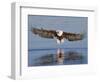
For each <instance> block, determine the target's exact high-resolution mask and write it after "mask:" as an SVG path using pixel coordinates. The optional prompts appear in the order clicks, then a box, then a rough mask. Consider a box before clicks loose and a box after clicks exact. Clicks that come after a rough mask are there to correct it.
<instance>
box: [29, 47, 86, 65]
mask: <svg viewBox="0 0 100 82" xmlns="http://www.w3.org/2000/svg"><path fill="white" fill-rule="evenodd" d="M55 51H56V53H53V52H52V53H48V54H42V53H41V54H42V55H41V56H39V57H37V58H34V59H33V60H32V58H31V59H30V60H31V64H30V63H29V64H28V66H47V65H71V64H87V57H86V56H85V55H83V53H82V52H77V51H74V50H71V51H70V50H69V51H66V52H65V51H64V49H60V48H58V49H57V50H55Z"/></svg>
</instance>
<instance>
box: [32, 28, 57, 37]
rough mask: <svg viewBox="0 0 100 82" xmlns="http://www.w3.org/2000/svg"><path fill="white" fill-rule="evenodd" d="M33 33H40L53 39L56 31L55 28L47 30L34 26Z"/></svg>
mask: <svg viewBox="0 0 100 82" xmlns="http://www.w3.org/2000/svg"><path fill="white" fill-rule="evenodd" d="M31 31H32V33H33V34H35V35H38V36H40V37H42V38H49V39H53V38H54V36H55V34H56V32H55V31H54V30H46V29H43V28H41V29H38V28H32V29H31Z"/></svg>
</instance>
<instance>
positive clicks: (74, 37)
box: [32, 28, 84, 43]
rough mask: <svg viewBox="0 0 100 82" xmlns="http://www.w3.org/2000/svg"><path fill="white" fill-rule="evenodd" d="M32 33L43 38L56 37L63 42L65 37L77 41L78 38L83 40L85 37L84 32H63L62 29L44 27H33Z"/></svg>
mask: <svg viewBox="0 0 100 82" xmlns="http://www.w3.org/2000/svg"><path fill="white" fill-rule="evenodd" d="M32 33H33V34H35V35H38V36H40V37H43V38H48V39H53V38H56V39H57V40H59V42H60V43H62V42H63V40H64V39H66V40H68V41H77V40H82V39H83V38H84V34H76V33H69V32H63V31H61V30H57V31H56V30H46V29H43V28H41V29H38V28H32ZM59 42H58V43H59Z"/></svg>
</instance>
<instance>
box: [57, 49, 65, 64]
mask: <svg viewBox="0 0 100 82" xmlns="http://www.w3.org/2000/svg"><path fill="white" fill-rule="evenodd" d="M56 60H57V63H58V64H63V63H64V51H63V50H62V49H59V48H58V50H57V54H56Z"/></svg>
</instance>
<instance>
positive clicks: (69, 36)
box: [63, 32, 84, 41]
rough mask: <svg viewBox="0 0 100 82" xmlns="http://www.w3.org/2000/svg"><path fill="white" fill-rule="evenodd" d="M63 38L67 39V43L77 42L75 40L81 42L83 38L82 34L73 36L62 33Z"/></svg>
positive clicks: (72, 34) (73, 34)
mask: <svg viewBox="0 0 100 82" xmlns="http://www.w3.org/2000/svg"><path fill="white" fill-rule="evenodd" d="M63 36H64V38H65V39H68V40H69V41H77V40H82V39H83V38H84V34H75V33H67V32H64V33H63Z"/></svg>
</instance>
